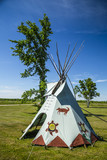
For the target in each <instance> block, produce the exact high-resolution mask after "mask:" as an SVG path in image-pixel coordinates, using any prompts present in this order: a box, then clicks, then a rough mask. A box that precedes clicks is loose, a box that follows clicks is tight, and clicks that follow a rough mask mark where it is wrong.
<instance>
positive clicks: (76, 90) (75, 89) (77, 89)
mask: <svg viewBox="0 0 107 160" xmlns="http://www.w3.org/2000/svg"><path fill="white" fill-rule="evenodd" d="M73 92H74V97H75V99H76V95H77V93H78V92H79V88H78V86H75V87H74V89H73Z"/></svg>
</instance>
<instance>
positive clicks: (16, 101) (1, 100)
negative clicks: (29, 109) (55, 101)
mask: <svg viewBox="0 0 107 160" xmlns="http://www.w3.org/2000/svg"><path fill="white" fill-rule="evenodd" d="M23 103H24V104H31V103H32V100H31V99H29V100H27V101H26V102H24V101H22V99H19V98H15V99H14V98H12V99H11V98H0V104H23Z"/></svg>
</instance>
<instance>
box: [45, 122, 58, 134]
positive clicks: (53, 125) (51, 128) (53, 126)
mask: <svg viewBox="0 0 107 160" xmlns="http://www.w3.org/2000/svg"><path fill="white" fill-rule="evenodd" d="M58 125H59V124H58V123H54V121H51V123H49V122H48V128H47V129H46V132H47V131H49V132H50V134H51V135H52V136H53V132H55V133H58V130H57V129H56V127H57V126H58Z"/></svg>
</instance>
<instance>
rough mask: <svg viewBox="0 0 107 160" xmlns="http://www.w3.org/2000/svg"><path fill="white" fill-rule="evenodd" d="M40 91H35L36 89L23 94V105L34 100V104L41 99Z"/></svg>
mask: <svg viewBox="0 0 107 160" xmlns="http://www.w3.org/2000/svg"><path fill="white" fill-rule="evenodd" d="M39 96H40V94H39V91H38V90H35V88H33V89H30V90H27V91H25V92H23V94H22V96H21V97H22V103H23V102H26V101H28V100H32V102H34V101H36V100H37V99H39Z"/></svg>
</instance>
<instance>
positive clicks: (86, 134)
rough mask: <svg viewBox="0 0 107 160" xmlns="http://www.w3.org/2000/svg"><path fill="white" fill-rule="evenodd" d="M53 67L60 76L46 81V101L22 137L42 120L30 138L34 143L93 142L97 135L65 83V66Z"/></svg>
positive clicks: (42, 144) (83, 143)
mask: <svg viewBox="0 0 107 160" xmlns="http://www.w3.org/2000/svg"><path fill="white" fill-rule="evenodd" d="M58 58H59V57H58ZM51 60H52V59H51ZM59 65H60V64H59ZM65 66H66V67H67V65H65ZM54 67H56V69H57V71H58V73H59V74H60V80H59V82H58V83H51V84H49V85H48V91H47V93H46V95H45V96H46V97H47V99H46V101H45V103H44V104H43V106H42V107H41V109H40V110H39V112H38V113H37V115H36V116H35V118H34V119H33V120H32V122H31V124H30V125H29V126H28V127H27V128H26V129H25V131H24V134H23V135H22V136H21V138H23V137H24V136H25V135H26V133H27V132H28V130H29V129H30V128H32V127H33V126H37V125H39V124H40V123H42V127H41V129H40V130H39V132H38V133H37V135H36V137H35V138H34V140H33V142H32V143H33V144H34V145H41V146H56V147H69V148H71V147H75V146H80V145H86V144H92V143H94V142H95V141H96V140H97V136H96V134H95V132H94V131H93V129H92V127H91V126H90V124H89V122H88V121H87V119H86V118H85V116H84V114H83V112H82V111H81V108H80V107H79V105H78V103H77V102H76V100H75V98H74V96H73V95H72V93H71V91H70V89H69V87H68V85H67V82H66V76H67V72H64V70H65V69H64V70H62V72H61V71H60V70H58V67H57V66H56V64H54ZM59 67H60V66H59ZM66 67H65V68H66ZM65 73H66V74H65ZM65 75H66V76H65ZM21 138H20V139H21Z"/></svg>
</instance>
